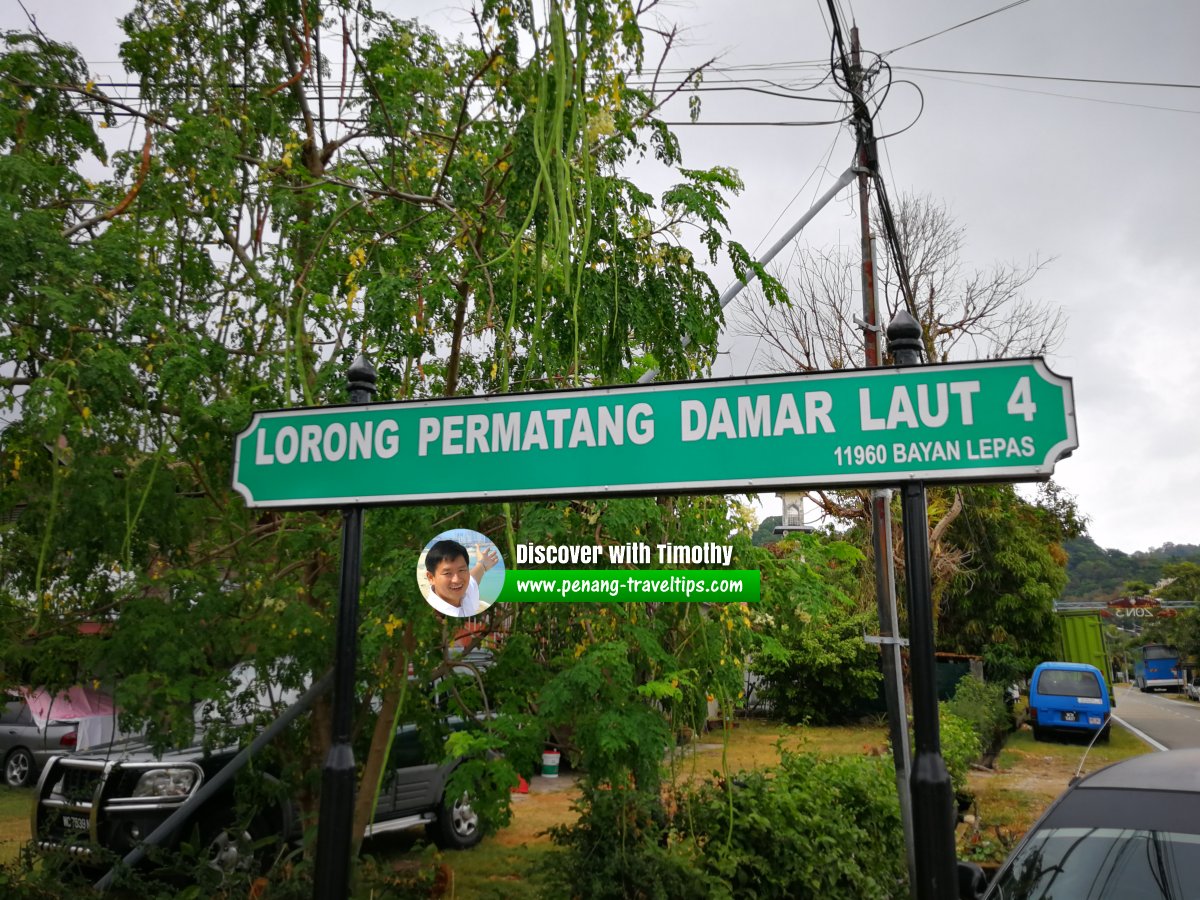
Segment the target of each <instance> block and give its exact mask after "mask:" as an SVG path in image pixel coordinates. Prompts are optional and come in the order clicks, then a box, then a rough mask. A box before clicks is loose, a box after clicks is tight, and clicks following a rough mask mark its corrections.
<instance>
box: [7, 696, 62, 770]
mask: <svg viewBox="0 0 1200 900" xmlns="http://www.w3.org/2000/svg"><path fill="white" fill-rule="evenodd" d="M0 699H2V700H3V706H0V761H3V763H4V783H5V784H7V785H8V786H9V787H25V786H26V785H30V784H33V783H34V781H36V780H37V773H38V772H39V771H40V770H41V768H42V766H44V765H45V764H46V762H47V761H48V760H49V759H50V757H52V756H62V755H63V754H65V753H71V752H73V751H74V750H75V742H76V741H77V740H78V738H79V726H78V724H76V723H75V722H55V721H54V720H53V719H51V720H50V721H49V722H47V723H46V726H45V727H44V728H39V727H38V725H37V723H36V722H35V721H34V720H33V713H31V712H30V711H29V704H27V703H26V702H25V701H24V700H21V699H19V698H17V697H13V696H7V695H0Z"/></svg>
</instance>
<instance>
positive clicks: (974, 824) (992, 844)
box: [958, 724, 1150, 863]
mask: <svg viewBox="0 0 1200 900" xmlns="http://www.w3.org/2000/svg"><path fill="white" fill-rule="evenodd" d="M1085 751H1087V744H1086V742H1083V741H1073V742H1068V741H1061V742H1059V741H1035V740H1034V739H1033V732H1031V731H1029V730H1028V729H1024V728H1023V729H1021V730H1020V731H1016V732H1014V733H1013V734H1011V735H1009V737H1008V740H1007V741H1006V742H1005V745H1004V749H1003V750H1001V751H1000V754H999V756H998V757H997V758H996V766H995V769H993V770H991V771H972V772H971V773H970V775H969V777H968V784H969V786H970V789H971V791H972V792H973V793H974V795H975V802H974V804H973V806H972V808H971V810H970V812H969V814H968V815H969V816H970V819H969V820H968V821H967V822H964V823H963V824H962V825H960V826H959V830H958V843H959V854H960V856H961V857H962V858H964V859H973V860H975V861H976V862H981V863H999V862H1002V861H1003V860H1004V858H1005V857H1006V856H1007V855H1008V853H1009V851H1010V850H1011V849H1012V847H1013V846H1014V845H1015V844H1016V843H1017V841H1019V840H1020V839H1021V837H1022V836H1023V835H1024V834H1025V832H1026V831H1028V830H1029V828H1030V826H1031V825H1033V823H1034V822H1036V821H1037V820H1038V818H1039V817H1040V816H1041V815H1042V813H1043V812H1045V811H1046V808H1047V807H1048V806H1049V805H1050V804H1051V803H1052V802H1053V801H1054V799H1055V798H1056V797H1057V796H1058V795H1059V794H1061V793H1062V792H1063V791H1064V790H1066V788H1067V786H1068V785H1069V784H1070V783H1071V779H1072V778H1073V777H1075V773H1076V772H1077V771H1080V764H1081V762H1082V772H1081V774H1083V775H1087V774H1088V773H1090V772H1095V771H1096V770H1097V769H1102V768H1104V767H1105V766H1107V765H1108V764H1109V763H1114V762H1117V761H1118V760H1121V759H1127V758H1128V757H1131V756H1140V755H1141V754H1143V753H1147V752H1150V748H1149V747H1148V746H1147V745H1146V744H1145V743H1143V742H1142V741H1141V740H1140V739H1139V738H1136V737H1134V736H1133V735H1132V734H1130V733H1129V732H1128V731H1126V730H1125V729H1124V728H1121V727H1120V726H1119V725H1115V724H1114V725H1113V729H1112V736H1111V739H1110V742H1109V743H1108V744H1100V743H1097V744H1094V745H1093V746H1092V749H1091V750H1090V751H1088V752H1087V756H1086V759H1085V757H1084V752H1085Z"/></svg>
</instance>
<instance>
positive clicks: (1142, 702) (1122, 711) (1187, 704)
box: [1113, 684, 1200, 750]
mask: <svg viewBox="0 0 1200 900" xmlns="http://www.w3.org/2000/svg"><path fill="white" fill-rule="evenodd" d="M1176 696H1177V695H1173V694H1143V693H1142V692H1141V691H1139V690H1138V689H1137V688H1134V687H1130V686H1128V685H1125V684H1120V685H1117V708H1116V709H1114V710H1113V715H1115V716H1116V717H1117V718H1119V719H1123V720H1124V721H1126V722H1128V723H1129V724H1130V725H1132V726H1133V727H1134V728H1137V729H1138V730H1139V731H1144V732H1145V733H1146V734H1148V735H1149V736H1150V737H1152V738H1154V740H1156V741H1158V742H1159V743H1160V744H1163V745H1164V746H1166V747H1167V749H1169V750H1178V749H1180V748H1182V747H1200V703H1197V702H1196V701H1195V700H1179V699H1175V697H1176Z"/></svg>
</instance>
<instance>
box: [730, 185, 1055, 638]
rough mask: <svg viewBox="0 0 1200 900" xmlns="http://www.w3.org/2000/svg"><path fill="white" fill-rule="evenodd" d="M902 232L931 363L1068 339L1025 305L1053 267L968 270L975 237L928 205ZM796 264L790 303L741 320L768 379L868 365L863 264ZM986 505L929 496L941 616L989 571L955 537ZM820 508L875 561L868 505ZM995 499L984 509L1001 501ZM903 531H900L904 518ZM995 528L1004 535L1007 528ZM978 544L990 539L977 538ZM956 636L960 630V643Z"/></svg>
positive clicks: (962, 493)
mask: <svg viewBox="0 0 1200 900" xmlns="http://www.w3.org/2000/svg"><path fill="white" fill-rule="evenodd" d="M872 214H873V217H874V219H875V224H874V228H875V231H876V233H883V230H884V226H883V223H882V222H881V221H880V217H879V213H878V210H877V209H875V210H873V211H872ZM895 222H896V226H897V229H898V232H899V243H900V247H901V250H902V252H903V253H904V256H905V259H906V261H907V265H908V271H909V275H910V279H911V289H912V296H913V298H914V302H915V308H914V309H910V312H911V313H912V314H913V315H914V316H915V318H916V319H917V320H918V321H919V322H920V324H921V327H922V332H923V339H924V342H925V351H926V353H925V356H926V359H927V360H929V361H930V362H945V361H950V360H970V359H992V358H1002V357H1010V356H1028V355H1041V354H1045V353H1049V352H1051V351H1053V350H1054V349H1055V348H1056V347H1057V346H1058V344H1059V343H1060V341H1061V339H1062V333H1063V329H1064V327H1065V319H1064V316H1063V313H1062V311H1061V310H1060V309H1059V308H1057V307H1054V306H1051V305H1046V304H1043V303H1035V302H1033V301H1031V300H1028V299H1027V298H1026V297H1025V295H1024V291H1025V289H1026V288H1027V287H1028V285H1029V284H1030V282H1031V281H1032V280H1033V278H1034V277H1035V276H1036V275H1037V273H1038V272H1039V271H1041V269H1042V267H1043V265H1044V263H1043V262H1042V261H1041V260H1039V259H1037V258H1034V259H1033V260H1032V261H1031V262H1029V263H1027V264H1025V265H1019V264H1016V263H1003V262H998V263H995V264H993V265H992V266H991V267H989V268H986V269H971V268H969V267H968V266H967V264H966V263H965V262H964V261H963V258H962V257H963V253H964V248H965V241H966V231H965V228H964V227H963V226H961V225H960V224H959V223H958V222H957V221H956V220H955V219H954V217H953V216H952V214H951V213H950V212H949V211H948V210H947V208H946V206H945V205H944V204H942V203H939V202H937V201H935V200H933V199H932V198H929V197H923V196H913V195H905V196H903V197H902V198H901V200H900V202H899V203H898V204H897V205H896V207H895ZM797 259H798V262H796V263H795V264H794V266H793V268H792V269H791V270H790V271H788V272H785V273H784V274H783V275H781V280H783V281H784V282H785V283H787V284H788V287H789V291H788V293H789V301H788V302H786V303H773V302H769V300H768V299H767V298H766V297H765V296H764V295H762V294H752V295H751V298H750V299H749V300H748V301H747V302H745V303H744V304H743V305H742V307H741V308H740V310H739V323H740V328H741V330H742V332H743V333H744V334H747V335H751V336H753V337H755V338H756V339H759V340H761V341H762V343H763V345H764V346H766V347H767V348H769V352H768V358H767V360H766V366H767V368H769V369H773V370H778V371H796V370H799V371H815V370H826V369H840V368H846V367H851V366H856V365H861V364H863V362H864V361H865V345H864V339H863V329H862V327H861V326H860V325H858V324H856V322H855V319H856V318H858V317H861V311H862V305H861V284H862V276H861V264H862V261H861V259H860V258H859V255H858V251H857V248H856V249H854V250H851V249H849V248H845V247H838V248H834V249H832V250H827V251H810V252H808V253H806V254H804V255H800V256H798V257H797ZM897 271H898V267H897V266H896V262H895V260H894V259H893V258H892V257H891V255H890V253H889V252H888V251H886V250H884V251H883V252H882V255H881V257H880V258H879V259H878V260H877V261H876V267H875V272H876V285H877V294H878V306H879V320H880V322H881V323H882V324H883V325H884V326H885V327H886V324H887V322H888V321H890V319H891V317H892V316H894V315H895V313H896V312H897V311H898V310H899V309H900V308H902V307H904V306H905V304H906V301H905V297H904V291H903V290H902V288H901V285H900V283H899V276H898V274H897ZM985 495H986V492H983V493H981V492H979V491H975V490H959V489H955V488H931V489H929V491H928V500H929V508H928V518H929V524H930V538H929V545H930V553H931V575H932V580H933V595H934V602H935V611H937V612H938V614H941V613H943V612H945V610H946V609H947V608H949V606H951V605H952V604H950V602H949V601H948V600H947V597H948V596H949V594H950V593H952V585H953V584H954V583H955V581H956V579H959V578H960V576H961V577H964V578H968V579H969V578H971V577H972V576H971V574H970V573H971V571H973V570H975V569H976V568H979V569H981V568H982V566H975V565H974V564H972V563H971V562H970V557H971V556H972V554H978V553H979V544H978V543H973V542H966V543H964V538H965V537H966V536H967V535H966V533H965V532H964V530H963V529H962V528H956V522H957V519H958V517H959V516H960V515H961V514H962V513H963V511H964V510H965V509H966V507H967V506H968V505H970V503H971V502H973V501H975V500H982V499H983V498H984V497H985ZM811 496H812V498H813V499H814V500H815V501H816V502H817V504H818V505H819V506H820V507H821V508H822V509H823V510H824V511H825V513H826V514H827V515H831V516H834V517H838V518H841V519H843V520H846V521H848V522H850V523H851V529H850V532H849V536H851V538H852V539H853V540H855V541H856V543H858V544H859V545H860V546H862V547H864V549H866V548H869V547H870V546H871V545H870V534H869V526H868V523H867V512H866V510H867V505H866V503H865V495H864V494H862V493H854V492H850V493H845V492H843V493H828V492H823V491H817V492H814V493H813V494H812V495H811ZM987 496H989V499H988V500H987V501H986V502H985V504H984V506H985V508H987V507H990V506H991V504H992V503H993V502H994V501H995V500H996V497H994V496H991V495H987ZM1042 502H1043V503H1044V504H1046V505H1047V506H1049V505H1050V504H1052V502H1053V498H1050V497H1044V498H1043V501H1042ZM1006 503H1007V501H1006ZM1069 505H1070V509H1071V510H1072V514H1073V515H1077V514H1075V513H1074V512H1073V511H1074V506H1073V503H1072V504H1069ZM893 519H894V521H895V522H897V523H898V522H899V516H898V515H894V516H893ZM991 520H992V513H991V511H990V510H988V509H983V510H979V511H978V513H977V515H976V518H975V522H974V525H973V526H972V527H973V528H974V529H978V528H980V527H982V526H983V525H984V523H986V522H988V521H991ZM996 522H997V525H998V524H999V520H996ZM976 540H982V538H981V537H979V536H976ZM985 543H986V542H985ZM893 546H894V547H895V548H896V557H895V563H896V565H897V568H898V569H899V570H900V578H901V579H902V578H903V549H902V535H901V534H900V531H899V529H898V528H897V530H896V532H895V534H894V535H893ZM1026 546H1027V547H1028V549H1029V550H1030V552H1033V553H1034V554H1035V555H1036V556H1038V557H1041V556H1042V555H1043V552H1042V550H1041V549H1039V547H1038V546H1037V543H1036V542H1031V543H1028V544H1027V545H1026ZM1043 562H1045V561H1044V560H1031V561H1029V565H1030V566H1031V567H1032V568H1035V569H1037V568H1042V566H1043ZM1047 572H1049V570H1047ZM864 577H865V579H866V580H867V581H868V582H869V581H871V580H873V576H872V575H871V574H870V573H864ZM1053 580H1057V576H1054V579H1053ZM1055 596H1056V595H1055ZM1039 608H1040V604H1039ZM1027 624H1029V625H1031V626H1035V627H1036V629H1037V630H1038V631H1040V630H1041V629H1042V626H1040V625H1035V623H1034V622H1033V621H1032V620H1031V621H1030V622H1028V623H1027ZM1043 624H1044V623H1043ZM938 627H939V629H941V630H942V635H943V644H942V645H943V646H945V647H947V649H949V648H950V647H952V646H963V647H966V646H971V647H982V646H983V644H984V643H985V641H984V640H983V639H981V637H980V636H978V635H977V636H975V637H971V638H967V637H960V636H957V635H955V634H954V633H953V632H954V629H955V628H956V627H957V625H956V624H955V621H954V620H953V619H952V621H949V622H939V623H938ZM946 629H950V633H949V634H947V633H946ZM1012 639H1013V641H1015V642H1016V643H1017V644H1020V643H1021V641H1022V639H1023V635H1022V634H1021V633H1020V631H1018V632H1016V633H1014V635H1013V637H1012ZM1037 640H1038V641H1040V640H1041V639H1040V638H1038V639H1037Z"/></svg>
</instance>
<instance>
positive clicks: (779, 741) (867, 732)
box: [674, 719, 888, 780]
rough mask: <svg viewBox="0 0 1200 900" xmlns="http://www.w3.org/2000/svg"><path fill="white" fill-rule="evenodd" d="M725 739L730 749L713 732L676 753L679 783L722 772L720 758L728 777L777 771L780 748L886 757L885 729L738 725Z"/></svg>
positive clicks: (755, 722) (753, 721)
mask: <svg viewBox="0 0 1200 900" xmlns="http://www.w3.org/2000/svg"><path fill="white" fill-rule="evenodd" d="M727 734H728V735H729V742H728V746H726V744H725V742H724V740H723V737H722V734H721V732H719V731H713V732H709V733H708V734H704V735H701V736H700V737H699V738H698V739H697V740H696V741H695V742H694V743H693V744H690V745H687V746H684V747H681V748H678V750H677V751H676V756H675V766H674V768H675V771H676V775H677V778H682V779H686V780H691V779H693V778H697V777H700V778H704V777H707V776H709V775H710V774H712V772H713V771H714V770H717V771H720V770H721V762H722V758H724V759H725V762H726V765H727V766H728V770H729V771H730V772H738V771H742V770H746V769H763V768H767V767H769V766H776V765H778V764H779V747H780V746H782V747H783V749H785V750H789V751H793V752H808V753H824V754H828V755H831V756H861V755H863V754H866V753H870V754H873V755H877V756H878V755H883V754H885V753H887V752H888V749H887V739H888V737H887V726H886V725H841V726H806V725H784V724H780V723H778V722H764V721H761V720H757V719H747V720H739V721H737V722H736V723H735V725H734V727H733V728H732V729H730V730H729V731H728V732H727Z"/></svg>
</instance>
